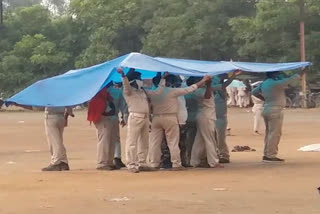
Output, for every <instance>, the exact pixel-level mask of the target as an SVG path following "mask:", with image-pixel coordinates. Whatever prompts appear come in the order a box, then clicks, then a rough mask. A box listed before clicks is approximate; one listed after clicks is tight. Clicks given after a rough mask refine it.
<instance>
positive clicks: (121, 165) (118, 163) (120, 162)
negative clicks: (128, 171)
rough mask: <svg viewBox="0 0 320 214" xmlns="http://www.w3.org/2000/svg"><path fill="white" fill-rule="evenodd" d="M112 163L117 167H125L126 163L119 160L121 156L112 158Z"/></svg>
mask: <svg viewBox="0 0 320 214" xmlns="http://www.w3.org/2000/svg"><path fill="white" fill-rule="evenodd" d="M113 164H114V165H115V167H116V168H117V169H121V168H122V167H126V165H124V163H123V162H122V161H121V158H114V159H113Z"/></svg>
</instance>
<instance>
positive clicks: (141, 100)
mask: <svg viewBox="0 0 320 214" xmlns="http://www.w3.org/2000/svg"><path fill="white" fill-rule="evenodd" d="M117 72H118V73H119V74H121V76H122V81H123V96H124V98H125V100H126V103H127V105H128V110H129V118H128V128H127V139H126V159H127V168H128V171H129V172H133V173H138V172H139V171H145V170H148V167H147V163H146V158H147V155H148V141H149V116H150V115H149V114H150V109H151V106H150V105H151V103H150V102H149V101H150V100H149V99H148V96H151V95H159V94H161V93H162V91H163V88H164V85H165V80H164V79H162V80H161V81H160V84H159V87H158V89H157V90H154V91H151V90H145V89H144V88H143V82H142V80H141V73H139V72H136V71H135V70H134V69H130V71H129V73H128V77H127V76H126V75H125V74H124V72H123V70H122V68H118V69H117Z"/></svg>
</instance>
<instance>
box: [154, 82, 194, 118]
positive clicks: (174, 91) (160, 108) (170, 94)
mask: <svg viewBox="0 0 320 214" xmlns="http://www.w3.org/2000/svg"><path fill="white" fill-rule="evenodd" d="M197 88H198V87H197V85H195V84H194V85H192V86H190V87H187V88H170V87H165V88H164V90H163V92H162V93H161V94H160V95H157V96H151V101H152V105H153V113H154V114H177V113H178V97H179V96H183V95H186V94H189V93H192V92H193V91H195V90H196V89H197Z"/></svg>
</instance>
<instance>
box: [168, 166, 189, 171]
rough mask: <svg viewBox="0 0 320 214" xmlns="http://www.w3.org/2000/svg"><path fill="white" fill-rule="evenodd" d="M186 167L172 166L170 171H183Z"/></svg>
mask: <svg viewBox="0 0 320 214" xmlns="http://www.w3.org/2000/svg"><path fill="white" fill-rule="evenodd" d="M185 169H186V168H184V167H183V166H178V167H172V168H171V169H170V171H182V170H185Z"/></svg>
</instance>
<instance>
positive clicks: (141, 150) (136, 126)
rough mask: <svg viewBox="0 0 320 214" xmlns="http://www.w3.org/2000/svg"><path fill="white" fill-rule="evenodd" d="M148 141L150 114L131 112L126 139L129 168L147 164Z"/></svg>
mask: <svg viewBox="0 0 320 214" xmlns="http://www.w3.org/2000/svg"><path fill="white" fill-rule="evenodd" d="M148 141H149V116H148V114H136V113H130V114H129V118H128V128H127V139H126V160H127V168H128V169H131V168H136V169H138V168H139V166H146V165H147V155H148Z"/></svg>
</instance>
